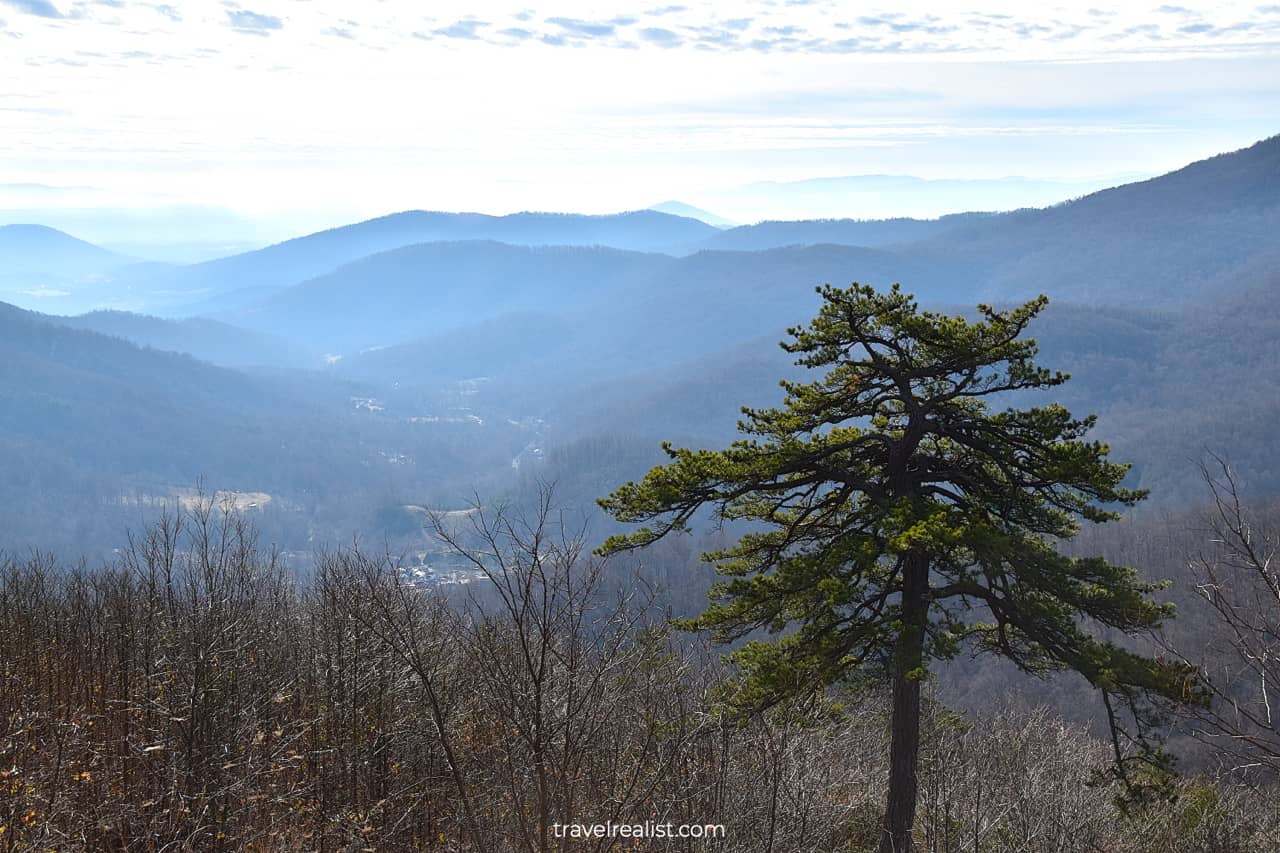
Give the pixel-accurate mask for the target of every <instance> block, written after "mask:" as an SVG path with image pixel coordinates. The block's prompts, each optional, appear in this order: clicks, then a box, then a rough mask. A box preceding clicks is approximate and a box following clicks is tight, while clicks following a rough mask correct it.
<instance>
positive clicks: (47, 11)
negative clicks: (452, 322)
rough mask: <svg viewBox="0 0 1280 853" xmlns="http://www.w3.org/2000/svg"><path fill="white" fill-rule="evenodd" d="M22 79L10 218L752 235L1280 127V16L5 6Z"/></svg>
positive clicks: (718, 8)
mask: <svg viewBox="0 0 1280 853" xmlns="http://www.w3.org/2000/svg"><path fill="white" fill-rule="evenodd" d="M0 80H3V81H4V82H3V85H0V209H4V208H14V207H41V206H52V207H57V206H63V207H66V206H77V205H78V206H89V205H125V206H129V205H135V206H146V205H156V204H183V205H192V206H196V205H206V206H214V207H219V208H227V209H229V210H232V211H235V212H237V213H238V214H242V215H245V216H250V217H288V216H294V217H299V216H311V217H313V218H320V219H323V218H325V217H329V218H332V219H334V220H335V222H336V221H342V220H350V219H352V218H355V217H359V216H372V215H378V214H383V213H387V212H391V211H394V210H402V209H410V208H424V209H440V210H477V211H482V212H489V213H505V212H511V211H516V210H530V209H532V210H559V211H570V210H572V211H580V212H589V213H602V212H612V211H619V210H626V209H635V208H640V207H646V206H649V205H651V204H654V203H657V202H660V201H664V200H667V199H679V200H681V201H685V202H689V203H693V204H699V203H702V204H704V205H709V204H718V205H721V206H727V207H730V208H732V207H734V205H735V204H736V205H737V206H738V209H736V210H735V209H729V210H715V211H714V212H716V213H719V214H721V215H725V216H728V217H730V218H736V219H739V220H743V219H754V218H765V217H766V216H767V215H769V213H770V211H769V210H768V209H767V208H768V205H769V202H768V200H767V198H766V199H765V200H763V201H762V200H761V199H760V198H759V197H757V196H759V193H756V195H755V196H752V198H754V199H755V200H754V201H751V202H747V201H744V200H743V199H744V198H745V197H744V196H742V195H741V194H739V195H735V193H734V191H733V188H735V187H740V186H742V185H746V184H759V183H760V182H792V181H804V180H809V179H814V178H822V177H834V176H847V175H867V174H890V175H913V176H918V177H923V178H929V179H949V180H957V179H965V180H973V179H1002V178H1008V177H1012V176H1017V177H1022V178H1027V179H1032V180H1034V181H1043V182H1061V183H1062V184H1063V186H1064V191H1065V190H1066V189H1067V188H1070V187H1078V186H1084V185H1087V184H1098V185H1105V184H1106V183H1108V182H1110V183H1115V182H1118V181H1120V180H1123V179H1130V178H1132V177H1133V176H1136V175H1153V174H1158V173H1161V172H1164V171H1168V170H1171V169H1174V168H1178V167H1180V166H1182V165H1185V164H1186V163H1188V162H1191V161H1193V160H1196V159H1201V158H1203V157H1206V156H1210V155H1212V154H1215V153H1220V152H1223V151H1228V150H1234V149H1237V148H1241V147H1244V146H1246V145H1248V144H1250V143H1252V142H1254V141H1257V140H1259V139H1262V138H1265V137H1268V136H1272V135H1274V134H1276V133H1280V4H1275V3H1266V2H1261V3H1259V2H1244V3H1227V2H1223V3H1214V4H1208V5H1206V4H1195V3H1193V4H1192V5H1187V6H1181V5H1178V6H1175V5H1162V4H1158V3H1109V4H1106V5H1097V6H1091V5H1089V4H1063V5H1056V6H1055V5H1051V4H1048V3H1035V4H1029V3H1025V2H1020V1H1019V2H1006V1H1005V0H972V2H958V3H956V2H896V3H892V4H890V3H884V4H879V5H877V4H874V3H850V2H827V0H756V2H738V3H732V2H728V0H720V1H719V2H716V3H698V2H693V0H678V2H676V3H670V4H666V3H664V2H662V0H659V2H648V0H615V2H613V3H609V4H599V3H587V2H577V0H557V2H547V3H539V4H538V5H537V6H536V7H535V6H531V5H529V4H528V2H525V0H522V1H521V2H514V3H512V2H501V0H495V1H494V2H481V1H480V0H473V2H468V3H453V2H443V1H442V0H436V1H435V2H432V3H422V2H420V1H419V0H407V1H406V2H401V0H365V1H364V2H360V3H353V2H349V0H348V1H347V2H336V0H292V1H291V2H278V1H277V0H243V2H203V0H182V2H181V3H179V2H177V0H171V3H170V4H164V3H154V2H135V0H0ZM975 186H976V187H978V188H979V190H980V188H981V186H982V184H977V185H975ZM735 198H737V201H736V202H735V201H734V199H735ZM744 205H745V206H744ZM751 205H755V206H754V207H752V206H751ZM804 212H805V210H804V209H803V204H801V209H799V210H794V211H791V212H790V213H791V215H795V214H803V213H804ZM874 213H875V211H868V210H866V209H865V208H862V209H858V210H850V211H849V212H848V214H847V215H851V216H858V215H873V214H874ZM829 214H830V211H828V210H824V211H823V212H822V215H829Z"/></svg>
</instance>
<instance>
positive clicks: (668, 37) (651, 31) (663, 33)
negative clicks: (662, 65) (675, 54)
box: [636, 27, 684, 48]
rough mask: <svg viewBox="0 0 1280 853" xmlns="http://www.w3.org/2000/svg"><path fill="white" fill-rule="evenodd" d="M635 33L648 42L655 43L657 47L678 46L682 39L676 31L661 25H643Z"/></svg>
mask: <svg viewBox="0 0 1280 853" xmlns="http://www.w3.org/2000/svg"><path fill="white" fill-rule="evenodd" d="M636 35H637V36H639V37H640V38H641V39H642V40H643V41H647V42H649V44H656V45H657V46H658V47H668V48H670V47H679V46H680V45H681V44H682V43H683V42H684V39H683V38H681V37H680V36H679V35H678V34H677V33H674V32H672V31H671V30H668V29H663V28H662V27H644V28H643V29H640V30H637V31H636Z"/></svg>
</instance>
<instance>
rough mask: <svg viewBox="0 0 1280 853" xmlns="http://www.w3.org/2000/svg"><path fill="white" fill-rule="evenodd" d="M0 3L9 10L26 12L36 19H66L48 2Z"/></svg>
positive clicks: (4, 0)
mask: <svg viewBox="0 0 1280 853" xmlns="http://www.w3.org/2000/svg"><path fill="white" fill-rule="evenodd" d="M0 3H3V4H4V5H6V6H8V7H9V8H11V9H17V10H18V11H19V12H26V13H27V14H28V15H35V16H36V17H38V18H64V17H66V16H65V15H63V14H62V13H61V12H59V11H58V7H57V6H54V5H53V4H52V3H50V2H49V0H0Z"/></svg>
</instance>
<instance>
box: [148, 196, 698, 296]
mask: <svg viewBox="0 0 1280 853" xmlns="http://www.w3.org/2000/svg"><path fill="white" fill-rule="evenodd" d="M716 232H717V229H715V228H713V227H711V226H710V225H707V224H706V223H703V222H699V221H698V220H696V219H689V218H686V217H680V216H671V215H669V214H665V213H658V212H656V211H644V210H642V211H635V212H632V213H619V214H613V215H607V216H586V215H578V214H558V213H515V214H511V215H508V216H488V215H485V214H480V213H436V212H429V211H408V212H405V213H396V214H392V215H390V216H384V217H380V218H378V219H371V220H368V221H366V222H360V223H356V224H354V225H347V226H343V227H341V228H333V229H330V230H328V231H321V232H318V233H316V234H309V235H306V236H304V237H298V238H295V239H293V240H287V241H285V242H283V243H278V244H276V245H273V246H268V247H266V248H264V249H259V250H257V251H254V252H248V253H245V254H241V255H235V256H232V257H228V258H221V259H218V260H214V261H208V262H205V263H201V264H195V265H192V266H187V267H183V268H181V269H178V270H174V271H172V272H171V273H169V274H166V275H165V276H162V277H159V278H154V279H151V280H147V281H143V282H139V283H138V286H139V287H140V288H143V289H145V290H147V291H148V292H149V293H151V294H152V295H153V299H155V300H157V301H159V300H163V301H164V302H167V303H168V304H169V305H171V306H172V305H177V304H181V303H197V302H200V301H201V300H204V299H210V298H213V297H214V296H216V295H217V294H220V293H224V292H228V291H232V290H239V289H246V288H270V287H284V286H288V285H292V284H296V283H298V282H301V281H306V280H307V279H311V278H315V277H316V276H320V275H324V274H325V273H328V272H330V271H332V270H334V269H336V268H337V267H339V266H341V265H343V264H346V263H350V262H352V261H355V260H358V259H360V258H363V257H366V256H368V255H372V254H375V253H378V252H383V251H387V250H389V249H396V248H400V247H402V246H409V245H414V244H419V243H431V242H440V241H458V240H493V241H498V242H502V243H508V244H511V245H520V246H608V247H612V248H619V249H628V250H634V251H645V252H665V251H676V250H679V249H681V248H683V247H685V246H689V245H692V244H695V243H697V242H698V241H700V240H702V239H704V238H706V237H708V236H710V235H712V234H714V233H716Z"/></svg>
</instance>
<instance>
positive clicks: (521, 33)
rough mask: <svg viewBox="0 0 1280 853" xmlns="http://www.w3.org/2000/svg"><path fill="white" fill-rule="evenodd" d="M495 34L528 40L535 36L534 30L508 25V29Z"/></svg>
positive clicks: (518, 39) (516, 39) (517, 39)
mask: <svg viewBox="0 0 1280 853" xmlns="http://www.w3.org/2000/svg"><path fill="white" fill-rule="evenodd" d="M494 35H499V36H503V37H505V38H509V39H514V40H515V41H528V40H529V39H531V38H533V32H532V31H531V30H526V29H525V28H524V27H507V28H506V29H502V30H498V31H497V32H496V33H494Z"/></svg>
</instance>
